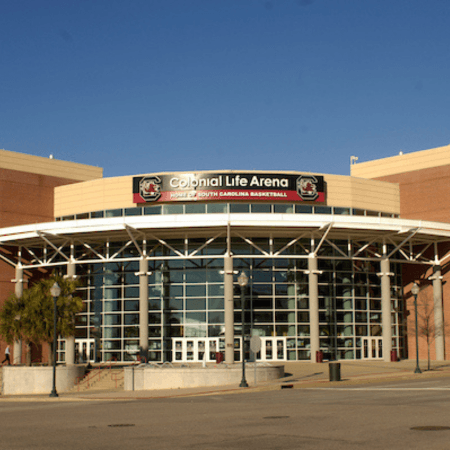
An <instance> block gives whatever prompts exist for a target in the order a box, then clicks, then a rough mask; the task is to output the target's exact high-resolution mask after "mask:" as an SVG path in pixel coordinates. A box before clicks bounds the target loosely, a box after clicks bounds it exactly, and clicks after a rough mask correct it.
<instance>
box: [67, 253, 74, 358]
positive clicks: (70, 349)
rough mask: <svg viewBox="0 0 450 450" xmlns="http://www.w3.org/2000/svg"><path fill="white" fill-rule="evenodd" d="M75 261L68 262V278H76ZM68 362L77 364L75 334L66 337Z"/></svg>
mask: <svg viewBox="0 0 450 450" xmlns="http://www.w3.org/2000/svg"><path fill="white" fill-rule="evenodd" d="M75 270H76V267H75V262H74V260H73V259H71V260H70V261H69V264H67V278H68V279H69V280H73V279H74V278H75ZM66 364H67V365H68V366H71V365H73V364H75V336H69V337H67V338H66Z"/></svg>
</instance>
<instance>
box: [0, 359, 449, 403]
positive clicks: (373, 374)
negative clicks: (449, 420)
mask: <svg viewBox="0 0 450 450" xmlns="http://www.w3.org/2000/svg"><path fill="white" fill-rule="evenodd" d="M284 366H285V377H284V378H281V379H279V380H276V381H269V382H264V383H258V384H257V385H255V384H254V374H253V370H252V365H251V364H250V365H249V366H247V371H246V379H247V382H248V384H249V387H248V388H240V387H239V386H238V385H236V386H235V385H227V386H215V387H205V388H202V387H198V388H186V389H165V390H146V391H123V390H114V391H104V390H103V391H94V390H92V391H87V392H80V393H77V392H70V393H64V392H63V393H60V394H59V397H58V398H50V397H49V396H48V395H41V394H39V395H37V394H36V395H9V396H0V403H1V402H5V401H52V402H58V401H59V402H60V401H102V400H104V401H108V400H143V399H157V398H175V397H189V396H199V395H217V394H220V395H224V394H242V393H251V392H261V391H268V390H278V389H282V388H290V389H302V388H308V387H317V386H321V387H339V386H345V385H354V384H369V383H382V382H389V381H393V380H414V379H418V378H420V379H423V378H433V377H447V376H448V377H450V361H443V362H434V361H433V362H432V363H431V366H432V367H431V370H430V371H428V370H426V367H427V362H426V361H420V368H421V370H422V373H421V374H416V373H414V370H415V367H416V362H415V361H412V360H405V361H400V362H394V363H391V362H389V363H387V362H383V361H340V374H341V381H339V382H330V381H329V379H330V378H329V364H328V363H327V362H325V363H322V364H310V363H302V362H289V361H286V362H284Z"/></svg>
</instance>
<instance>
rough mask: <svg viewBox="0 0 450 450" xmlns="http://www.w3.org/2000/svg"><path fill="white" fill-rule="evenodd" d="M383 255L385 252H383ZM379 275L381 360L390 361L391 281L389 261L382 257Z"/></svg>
mask: <svg viewBox="0 0 450 450" xmlns="http://www.w3.org/2000/svg"><path fill="white" fill-rule="evenodd" d="M384 254H385V252H384ZM380 268H381V273H380V274H379V276H380V277H381V329H382V338H383V360H384V361H386V362H389V361H390V360H391V350H392V319H391V280H390V278H389V277H390V275H391V273H390V264H389V259H388V258H386V257H383V258H382V259H381V262H380Z"/></svg>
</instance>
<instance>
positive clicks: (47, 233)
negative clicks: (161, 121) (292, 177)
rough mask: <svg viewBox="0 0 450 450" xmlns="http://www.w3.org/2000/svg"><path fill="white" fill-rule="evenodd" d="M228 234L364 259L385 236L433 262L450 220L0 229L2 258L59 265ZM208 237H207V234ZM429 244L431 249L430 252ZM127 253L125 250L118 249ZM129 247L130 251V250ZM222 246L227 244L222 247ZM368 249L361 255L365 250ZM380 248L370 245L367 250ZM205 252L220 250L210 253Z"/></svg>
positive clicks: (145, 222) (415, 258)
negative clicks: (345, 246) (304, 242)
mask: <svg viewBox="0 0 450 450" xmlns="http://www.w3.org/2000/svg"><path fill="white" fill-rule="evenodd" d="M227 234H229V235H230V236H231V240H232V242H233V243H235V242H246V243H247V244H249V245H251V246H252V247H253V249H254V254H252V255H248V254H245V255H238V254H234V256H242V257H253V258H255V257H258V258H261V257H271V258H286V257H289V258H294V257H297V258H298V257H307V256H308V253H307V252H305V254H303V255H292V254H290V253H289V248H290V246H291V245H293V244H294V243H296V242H298V241H299V240H300V239H304V238H307V239H314V241H315V249H314V253H315V255H319V256H320V253H319V252H320V249H321V247H322V246H323V245H330V246H332V247H333V246H334V248H335V249H336V252H337V254H338V255H339V256H338V257H342V258H353V259H367V255H366V254H367V252H365V251H366V250H367V249H368V248H370V247H371V246H373V245H374V244H387V245H388V246H389V254H388V255H384V256H385V257H386V256H387V257H389V258H392V259H393V260H399V261H401V262H409V263H416V264H428V265H430V264H436V263H438V262H439V260H448V257H447V255H444V254H442V255H440V257H438V255H436V254H435V252H436V249H437V245H438V244H439V243H449V244H450V225H449V224H444V223H438V222H425V221H416V220H403V219H395V218H379V217H365V216H336V215H307V214H305V215H303V214H302V215H300V214H209V215H206V214H198V215H195V214H193V215H161V216H129V217H117V218H104V219H86V220H72V221H63V222H49V223H41V224H33V225H24V226H18V227H10V228H4V229H1V230H0V258H1V259H3V260H4V261H6V262H7V263H8V264H11V265H18V264H20V265H21V266H22V267H24V268H33V267H44V266H53V265H64V264H67V263H68V262H69V261H72V262H75V263H79V264H83V263H92V262H106V261H111V260H118V259H120V260H123V259H134V260H136V259H137V258H139V257H142V256H143V255H145V256H146V257H148V258H149V259H167V258H175V259H179V258H192V259H195V258H205V255H201V254H200V251H199V250H201V249H203V248H205V247H207V246H208V245H209V244H211V243H212V242H214V241H215V240H216V239H218V238H220V237H221V238H226V237H227ZM258 238H268V239H269V240H272V239H277V238H284V239H286V238H288V239H291V241H290V243H288V244H287V245H285V246H284V247H283V248H282V249H277V248H275V247H271V248H270V249H263V248H261V247H260V246H259V244H258V242H254V240H255V239H258ZM172 239H184V240H186V239H188V240H192V239H202V240H203V243H202V244H198V248H197V249H195V250H192V248H191V249H190V250H186V251H184V252H180V251H179V250H176V249H174V248H173V247H171V246H170V244H169V243H167V241H168V240H172ZM336 240H347V241H351V242H352V249H349V250H348V251H345V252H344V251H343V250H341V249H340V248H339V247H337V246H336V245H335V244H334V243H333V241H336ZM205 241H206V242H205ZM115 242H120V243H122V244H123V247H122V249H120V250H119V251H117V250H116V251H114V252H109V251H106V252H105V250H104V247H105V244H107V246H108V245H109V244H112V243H115ZM74 246H77V247H79V246H81V247H84V249H85V252H84V253H83V254H82V255H81V256H80V255H78V256H77V258H76V260H74V259H73V258H74V255H73V247H74ZM155 246H164V247H166V248H167V249H169V250H170V252H169V253H170V255H171V256H169V257H168V256H164V257H163V256H155V254H154V251H153V250H152V249H154V248H155ZM430 247H431V248H432V249H433V247H434V252H431V253H433V255H432V256H431V257H430V256H424V255H428V253H429V252H427V251H428V249H429V248H430ZM125 249H128V255H127V256H126V257H124V256H123V250H125ZM130 249H134V250H135V252H134V253H135V254H134V253H133V256H130ZM224 251H225V250H224ZM364 255H366V256H364ZM381 256H382V255H380V254H376V253H373V255H372V256H371V258H373V259H380V258H381ZM207 257H208V258H218V257H223V255H217V254H215V255H208V256H207Z"/></svg>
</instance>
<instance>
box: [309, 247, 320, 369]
mask: <svg viewBox="0 0 450 450" xmlns="http://www.w3.org/2000/svg"><path fill="white" fill-rule="evenodd" d="M308 284H309V328H310V334H311V336H310V337H311V362H313V363H315V362H316V352H318V351H319V350H320V340H319V271H318V270H317V258H316V257H315V256H314V255H310V256H309V258H308Z"/></svg>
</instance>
